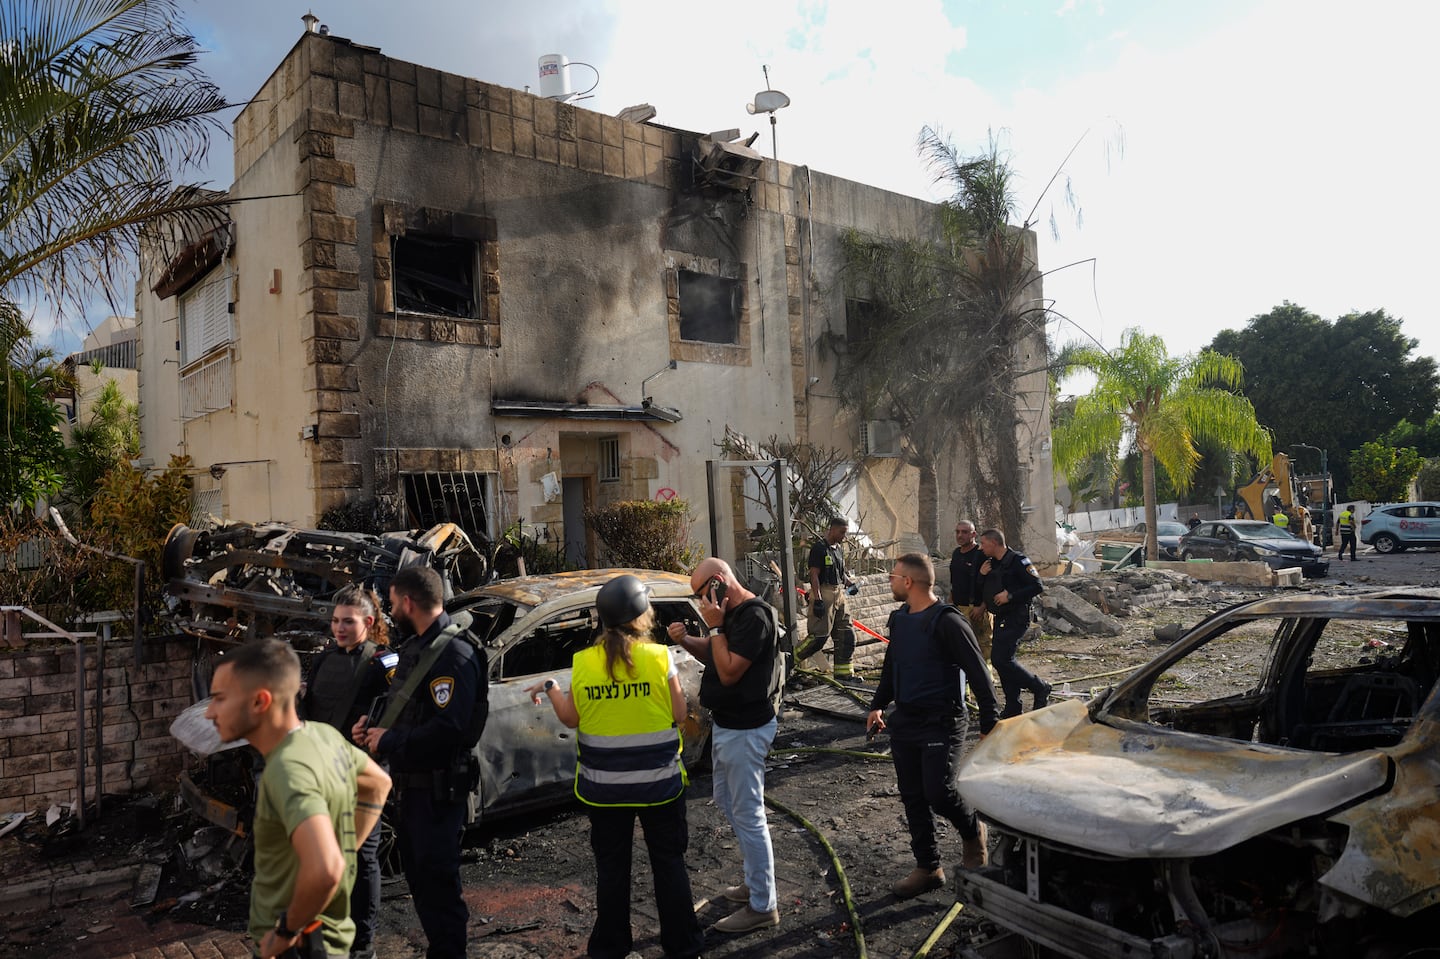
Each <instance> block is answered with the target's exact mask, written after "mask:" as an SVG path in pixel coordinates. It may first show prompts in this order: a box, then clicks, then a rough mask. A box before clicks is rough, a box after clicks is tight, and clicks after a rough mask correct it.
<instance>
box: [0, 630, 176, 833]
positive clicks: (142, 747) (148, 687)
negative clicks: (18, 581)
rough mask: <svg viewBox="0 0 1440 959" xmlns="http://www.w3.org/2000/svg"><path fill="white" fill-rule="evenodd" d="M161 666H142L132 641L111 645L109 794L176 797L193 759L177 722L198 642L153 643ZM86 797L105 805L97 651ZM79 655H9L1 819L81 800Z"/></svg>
mask: <svg viewBox="0 0 1440 959" xmlns="http://www.w3.org/2000/svg"><path fill="white" fill-rule="evenodd" d="M146 655H147V657H148V658H149V659H150V660H152V661H151V662H148V663H146V664H145V665H143V666H140V667H138V668H137V667H135V665H134V659H133V649H132V646H131V643H130V640H128V639H125V640H116V641H112V642H111V643H109V644H107V645H106V647H105V675H104V677H103V679H104V683H103V687H102V688H103V692H102V698H101V716H100V722H101V724H102V730H101V738H102V741H103V746H102V754H101V757H100V762H101V764H102V772H103V780H104V790H105V792H106V793H107V794H116V793H133V792H141V791H146V790H152V789H153V790H163V791H169V790H171V789H173V788H174V785H175V780H176V777H177V776H178V775H179V772H180V770H181V769H182V768H183V766H184V762H185V757H184V753H183V751H182V749H181V747H180V744H179V743H178V742H176V741H175V740H174V739H173V738H171V736H170V731H169V730H170V721H171V720H172V719H174V717H175V716H176V715H178V714H179V713H180V711H181V710H182V709H184V708H185V707H186V706H189V705H190V703H191V702H192V701H193V700H194V697H193V695H192V690H191V688H190V686H191V680H190V671H191V663H192V662H193V660H194V640H192V639H189V638H188V637H175V638H168V639H165V640H152V641H151V642H150V643H149V644H147V646H146ZM85 667H86V668H85V706H86V712H85V726H86V729H85V734H84V744H85V747H86V748H85V762H86V768H85V793H86V795H85V800H86V802H87V803H90V802H94V800H95V779H96V775H95V774H96V765H95V714H94V707H95V691H96V687H97V685H100V684H99V683H98V680H99V678H100V677H97V675H96V669H95V649H94V647H93V644H92V645H91V646H90V647H89V648H87V649H86V651H85ZM75 723H76V717H75V651H74V650H73V649H69V648H65V649H43V650H41V649H28V650H24V651H9V652H3V653H0V725H3V729H4V736H3V737H0V813H6V812H25V811H33V810H41V811H43V810H45V809H47V808H49V807H50V806H51V805H53V804H56V803H62V804H63V803H70V802H73V801H74V800H75V798H76V797H75V751H76V728H75Z"/></svg>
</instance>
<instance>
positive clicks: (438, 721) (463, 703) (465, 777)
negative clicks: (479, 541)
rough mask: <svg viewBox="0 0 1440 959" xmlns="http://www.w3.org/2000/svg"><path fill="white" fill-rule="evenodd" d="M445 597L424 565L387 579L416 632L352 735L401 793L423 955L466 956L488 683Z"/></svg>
mask: <svg viewBox="0 0 1440 959" xmlns="http://www.w3.org/2000/svg"><path fill="white" fill-rule="evenodd" d="M444 597H445V592H444V586H443V584H442V583H441V581H440V577H439V575H438V574H436V572H435V571H434V570H432V569H429V568H428V567H423V566H407V567H406V568H404V569H402V570H400V571H399V572H398V573H396V574H395V578H394V579H392V580H391V581H390V616H391V618H392V619H393V620H394V621H395V626H396V628H397V629H398V630H399V631H400V633H402V634H404V635H408V636H409V637H410V638H409V639H407V640H406V641H405V643H404V645H402V646H401V647H400V663H399V665H398V666H397V668H396V670H395V678H394V681H393V683H392V685H391V694H390V700H391V701H390V703H389V704H388V705H387V707H386V711H385V714H384V715H383V716H382V717H381V719H380V720H379V724H378V725H375V726H371V725H370V724H369V723H368V721H367V720H366V719H364V718H362V719H361V720H360V721H359V722H357V723H356V724H355V728H354V734H355V739H356V742H359V743H361V744H362V745H364V746H365V748H367V749H369V750H370V752H371V753H373V754H374V755H376V756H378V757H379V758H380V759H381V760H383V761H386V762H387V763H388V764H389V766H390V770H391V776H392V778H393V779H394V781H395V786H396V788H397V789H398V790H399V792H400V820H399V823H398V828H397V833H398V835H397V841H398V843H399V846H400V861H401V864H402V866H403V867H404V870H405V880H406V882H408V883H409V885H410V894H411V897H412V900H413V902H414V903H415V912H416V913H418V914H419V917H420V925H421V927H422V928H423V929H424V930H425V937H426V939H427V940H429V948H428V949H426V951H425V955H426V959H463V957H464V956H465V942H466V925H467V923H468V922H469V919H470V914H469V911H468V910H467V909H466V907H465V900H464V899H463V898H462V897H461V886H460V839H461V834H462V832H463V831H464V828H465V818H466V811H467V809H468V801H469V795H470V792H471V790H472V789H474V787H475V785H476V784H477V782H478V780H479V772H480V769H479V765H478V763H477V761H476V759H475V757H474V755H473V752H474V747H475V744H476V743H478V742H479V741H480V734H481V733H482V732H483V731H484V729H485V719H486V717H487V716H488V714H489V688H488V686H487V685H486V675H487V670H486V659H485V651H484V650H483V649H482V648H481V647H480V646H479V645H478V644H477V643H476V642H475V641H474V640H473V638H472V637H471V636H470V634H469V633H468V627H469V617H468V616H467V615H465V614H464V613H461V614H460V615H459V616H458V617H457V618H456V619H454V620H452V619H451V618H450V616H449V615H447V614H446V613H445V609H444ZM407 694H408V695H407ZM397 710H398V715H395V714H396V711H397ZM392 715H394V716H395V718H394V719H392V718H391V717H392ZM391 722H393V723H394V725H393V726H391V725H389V723H391Z"/></svg>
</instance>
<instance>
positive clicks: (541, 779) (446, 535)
mask: <svg viewBox="0 0 1440 959" xmlns="http://www.w3.org/2000/svg"><path fill="white" fill-rule="evenodd" d="M413 564H427V565H430V566H431V567H433V568H434V569H436V571H437V572H439V573H440V576H441V579H442V580H443V581H444V583H445V608H446V610H447V611H448V612H449V613H450V614H451V615H452V616H457V617H458V616H460V615H462V614H463V615H467V616H469V617H470V618H471V623H472V625H471V627H470V631H471V633H472V634H473V635H475V636H476V637H478V638H479V639H480V641H481V642H482V644H483V645H484V647H485V649H486V653H487V657H488V661H489V676H488V679H489V683H490V693H489V700H490V717H489V721H488V722H487V724H486V727H485V733H484V735H483V736H482V737H481V739H480V743H479V745H478V746H477V747H476V754H477V756H478V757H479V760H480V784H479V786H478V787H477V789H476V790H475V791H474V793H473V794H472V795H471V797H470V799H471V802H470V819H471V821H472V822H474V821H477V820H481V819H484V818H487V817H493V816H497V815H500V814H508V813H514V812H519V811H522V810H525V809H530V808H535V807H538V806H543V805H549V804H554V803H558V802H565V801H567V800H568V799H570V798H571V797H572V796H573V792H572V783H573V780H574V775H575V739H574V731H573V730H570V729H567V728H565V727H564V726H563V725H562V724H561V723H560V721H559V720H558V719H556V718H555V715H554V711H553V710H551V709H548V708H547V709H540V708H536V706H535V705H534V703H533V702H532V700H531V697H530V696H529V695H527V694H525V692H524V689H525V687H526V686H528V685H530V684H532V683H533V682H535V681H536V680H537V679H538V678H543V677H545V676H554V677H555V678H556V679H557V680H558V681H559V682H560V683H561V685H562V686H565V687H567V688H568V686H569V673H570V661H571V658H572V657H573V656H574V654H575V653H576V652H578V651H580V650H581V649H583V648H585V647H586V646H588V645H590V644H591V643H592V642H593V641H594V639H595V637H596V635H597V634H598V632H599V616H598V614H597V613H596V611H595V594H596V593H597V592H599V589H600V587H601V586H602V585H604V584H605V583H607V582H609V581H610V580H611V579H613V578H614V577H615V576H618V575H621V574H622V573H630V574H632V575H635V576H638V577H639V578H640V579H641V580H642V581H643V582H644V583H645V584H646V585H647V586H648V587H649V589H650V595H651V605H652V607H653V608H654V610H655V614H656V615H655V621H656V625H655V630H656V634H655V638H656V641H657V642H663V643H669V637H668V635H667V634H666V631H665V627H667V626H668V625H669V624H670V623H673V622H683V623H685V624H686V626H687V629H688V631H689V632H692V633H698V632H702V631H703V621H702V620H701V618H700V611H699V607H698V606H697V601H696V599H695V597H694V595H693V594H692V592H691V589H690V581H689V579H688V578H687V577H684V576H679V575H676V574H673V573H664V572H657V571H654V570H638V569H595V570H581V571H578V572H571V573H556V574H551V575H544V576H523V577H518V578H514V579H504V580H493V581H490V582H486V579H487V575H486V574H487V573H488V569H489V566H488V564H487V563H486V562H485V560H484V557H483V556H482V555H481V554H480V553H479V552H478V551H476V550H475V549H474V548H473V547H472V546H471V544H470V541H469V540H468V539H467V538H466V536H465V534H464V533H463V532H462V531H460V530H459V529H458V528H457V527H454V526H451V525H450V524H442V525H440V526H436V527H434V528H433V529H431V530H427V531H424V532H416V533H408V534H407V533H396V534H387V535H385V536H378V537H377V536H368V535H363V534H354V533H332V532H328V531H325V530H307V529H296V528H294V527H289V526H283V525H279V524H264V525H255V526H252V525H249V524H237V525H234V526H229V527H223V528H221V529H218V530H213V531H209V532H197V531H194V530H190V529H188V528H186V527H184V526H178V527H176V528H175V529H174V530H172V532H171V534H170V536H169V538H168V539H167V541H166V545H165V553H164V566H165V575H166V579H167V584H166V592H167V594H168V597H169V600H170V604H171V606H170V610H171V611H170V620H171V622H172V624H173V625H175V626H176V627H177V628H179V629H181V630H183V631H185V632H188V633H190V634H192V635H195V636H197V637H198V638H200V640H201V650H200V655H199V657H198V660H197V664H196V671H195V673H196V675H195V690H196V698H197V699H199V700H201V701H202V702H199V703H196V704H195V705H194V706H192V707H190V709H188V710H186V714H185V715H184V716H182V718H181V720H178V721H177V723H176V725H174V726H172V732H173V733H174V734H175V735H177V737H178V738H181V739H182V741H184V742H185V743H186V745H187V746H189V747H190V748H191V749H192V751H194V752H196V753H197V754H199V755H201V756H202V758H203V768H201V769H199V770H197V771H196V772H195V774H194V775H191V774H189V773H186V774H184V775H182V778H181V793H182V795H183V796H184V797H185V798H186V800H187V802H188V803H189V805H190V806H191V808H192V809H193V810H194V811H196V812H197V813H199V814H200V815H202V816H203V817H204V818H206V819H207V820H209V821H210V822H213V823H215V824H217V825H221V826H224V827H226V828H227V829H231V830H233V831H236V832H243V831H244V824H245V823H246V822H247V821H248V818H249V813H250V810H249V804H250V803H251V802H252V801H253V781H254V774H253V770H252V768H251V767H252V765H253V763H254V762H255V758H256V757H254V756H253V755H251V751H250V750H225V749H222V747H221V744H220V743H219V741H218V739H217V738H215V737H214V735H213V727H212V726H211V724H210V723H209V721H208V720H204V719H203V712H204V708H203V700H204V698H205V697H206V696H207V695H208V692H209V678H210V673H211V671H212V670H213V662H214V654H215V653H216V652H218V651H220V650H222V649H223V648H225V647H226V646H231V645H234V644H236V643H240V642H244V641H246V640H248V639H252V638H258V637H265V636H276V637H279V638H282V639H285V640H287V641H288V642H290V644H291V645H292V646H294V647H295V648H296V650H297V651H298V652H300V654H301V659H302V661H304V660H306V659H307V658H308V654H309V653H311V652H314V651H317V650H319V649H320V648H321V647H323V646H324V645H325V643H326V642H327V641H328V640H329V623H330V614H331V611H332V609H333V605H334V604H333V603H331V602H330V601H329V598H330V597H331V596H333V595H334V593H335V591H336V590H338V589H339V588H340V587H341V586H343V585H345V584H347V583H351V582H360V583H363V584H365V585H367V586H371V587H373V588H375V589H376V591H377V592H378V593H379V594H380V595H381V598H382V603H386V602H388V596H387V595H386V588H387V586H388V584H389V581H390V579H391V578H392V577H393V576H394V574H395V571H396V570H398V569H401V568H404V567H406V566H410V565H413ZM672 654H673V656H674V659H675V664H676V669H677V671H678V672H679V676H680V682H681V686H682V687H683V688H684V690H685V694H686V698H687V700H688V701H689V705H690V718H689V720H688V721H687V723H686V728H685V730H684V758H685V761H686V763H687V764H690V765H694V764H696V763H698V762H700V761H701V759H702V757H703V755H704V753H705V752H706V749H707V746H708V743H709V733H710V726H709V717H708V714H707V713H706V712H705V711H704V710H702V709H701V708H700V703H699V692H700V676H701V673H702V672H703V667H702V666H701V664H700V663H699V662H698V661H697V660H696V659H695V658H694V657H692V656H691V655H690V654H689V653H687V652H686V651H685V650H683V649H681V648H679V647H675V648H674V649H673V650H672ZM207 733H208V734H209V735H207Z"/></svg>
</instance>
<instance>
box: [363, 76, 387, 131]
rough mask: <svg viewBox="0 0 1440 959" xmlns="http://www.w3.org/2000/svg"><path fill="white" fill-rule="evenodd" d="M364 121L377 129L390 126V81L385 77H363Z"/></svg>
mask: <svg viewBox="0 0 1440 959" xmlns="http://www.w3.org/2000/svg"><path fill="white" fill-rule="evenodd" d="M365 119H366V120H368V121H369V122H370V123H372V124H374V125H375V126H377V127H388V126H389V125H390V81H389V80H388V79H387V78H386V77H381V76H376V75H374V74H370V73H367V74H366V75H365Z"/></svg>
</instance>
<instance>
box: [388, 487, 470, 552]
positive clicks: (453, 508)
mask: <svg viewBox="0 0 1440 959" xmlns="http://www.w3.org/2000/svg"><path fill="white" fill-rule="evenodd" d="M402 477H403V479H404V486H405V509H406V515H407V519H408V521H409V526H410V527H411V528H412V529H429V528H430V527H432V526H435V525H436V524H439V523H454V524H455V525H456V526H459V527H460V528H461V529H462V530H464V531H465V535H466V536H469V537H470V542H472V543H474V544H475V545H476V546H482V547H483V545H484V544H488V543H489V542H490V541H491V532H490V518H489V497H488V495H487V493H488V490H487V488H486V487H487V477H486V474H484V473H471V472H468V471H459V470H456V471H449V470H447V471H445V472H439V473H406V474H402Z"/></svg>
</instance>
